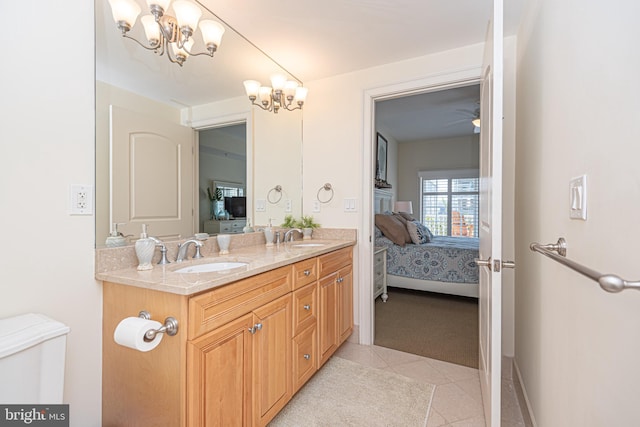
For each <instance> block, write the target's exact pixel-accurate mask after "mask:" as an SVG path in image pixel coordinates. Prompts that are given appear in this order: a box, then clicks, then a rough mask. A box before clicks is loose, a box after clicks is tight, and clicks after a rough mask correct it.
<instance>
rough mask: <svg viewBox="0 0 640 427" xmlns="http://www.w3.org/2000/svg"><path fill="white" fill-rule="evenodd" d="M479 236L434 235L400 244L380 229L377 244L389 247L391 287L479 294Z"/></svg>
mask: <svg viewBox="0 0 640 427" xmlns="http://www.w3.org/2000/svg"><path fill="white" fill-rule="evenodd" d="M478 243H479V242H478V239H477V238H460V237H445V236H434V237H433V240H432V241H430V242H429V243H423V244H414V243H406V244H405V245H404V246H400V245H398V244H395V243H394V242H392V241H391V240H390V239H389V238H387V237H385V236H384V235H383V234H382V232H381V231H380V230H379V229H378V228H376V233H375V245H376V246H384V247H386V248H387V286H392V287H396V288H405V289H414V290H420V291H429V292H438V293H446V294H452V295H462V296H467V297H475V298H477V297H478V267H477V265H476V263H475V261H474V260H475V259H476V258H477V257H478Z"/></svg>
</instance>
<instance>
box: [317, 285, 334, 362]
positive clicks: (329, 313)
mask: <svg viewBox="0 0 640 427" xmlns="http://www.w3.org/2000/svg"><path fill="white" fill-rule="evenodd" d="M336 279H337V273H333V274H330V275H328V276H326V277H323V278H322V279H320V280H319V281H318V299H319V303H320V313H319V315H318V325H319V328H318V347H319V348H318V351H319V353H320V357H319V358H318V359H319V364H318V367H320V366H322V365H324V363H325V362H326V361H327V360H329V357H331V355H332V354H333V353H334V352H335V351H336V349H337V348H338V324H337V320H338V318H337V314H336V313H337V307H338V294H337V292H336V289H337V283H336Z"/></svg>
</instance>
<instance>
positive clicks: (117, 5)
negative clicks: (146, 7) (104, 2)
mask: <svg viewBox="0 0 640 427" xmlns="http://www.w3.org/2000/svg"><path fill="white" fill-rule="evenodd" d="M109 5H110V6H111V13H112V15H113V20H114V21H116V23H117V24H118V27H119V28H120V29H121V31H123V32H127V31H129V30H130V29H131V28H133V26H134V25H135V23H136V19H138V15H140V12H141V11H142V9H140V6H139V5H138V3H136V2H135V1H133V0H109Z"/></svg>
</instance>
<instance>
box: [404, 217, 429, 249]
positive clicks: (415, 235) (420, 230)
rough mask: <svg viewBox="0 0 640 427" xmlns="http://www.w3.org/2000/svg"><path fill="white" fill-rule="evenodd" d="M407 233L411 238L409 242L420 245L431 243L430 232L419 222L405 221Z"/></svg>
mask: <svg viewBox="0 0 640 427" xmlns="http://www.w3.org/2000/svg"><path fill="white" fill-rule="evenodd" d="M407 231H408V232H409V236H411V242H413V243H414V244H416V245H422V244H425V243H429V242H430V241H431V237H432V235H431V232H430V231H429V229H428V228H427V227H426V226H425V225H423V224H422V223H420V222H419V221H407Z"/></svg>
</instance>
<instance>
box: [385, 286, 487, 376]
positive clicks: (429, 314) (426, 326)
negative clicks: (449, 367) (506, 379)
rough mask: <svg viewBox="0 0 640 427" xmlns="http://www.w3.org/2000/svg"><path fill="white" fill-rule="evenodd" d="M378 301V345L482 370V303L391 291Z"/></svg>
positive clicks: (471, 299) (429, 294) (406, 291)
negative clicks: (479, 367) (479, 329)
mask: <svg viewBox="0 0 640 427" xmlns="http://www.w3.org/2000/svg"><path fill="white" fill-rule="evenodd" d="M388 293H389V300H388V301H387V302H386V303H383V302H382V301H381V300H380V298H378V299H377V300H376V303H375V312H376V326H375V329H376V336H375V341H374V343H375V344H376V345H379V346H382V347H387V348H393V349H395V350H400V351H404V352H407V353H412V354H417V355H420V356H424V357H429V358H432V359H438V360H443V361H445V362H451V363H456V364H458V365H464V366H469V367H471V368H476V369H477V368H478V300H477V299H476V298H467V297H458V296H453V295H444V294H436V293H431V292H421V291H411V290H407V289H398V288H389V289H388Z"/></svg>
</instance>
